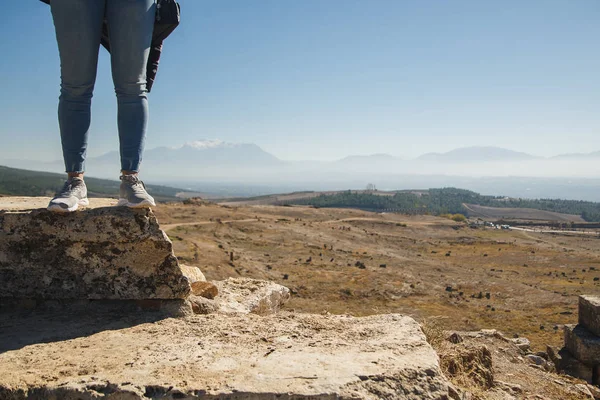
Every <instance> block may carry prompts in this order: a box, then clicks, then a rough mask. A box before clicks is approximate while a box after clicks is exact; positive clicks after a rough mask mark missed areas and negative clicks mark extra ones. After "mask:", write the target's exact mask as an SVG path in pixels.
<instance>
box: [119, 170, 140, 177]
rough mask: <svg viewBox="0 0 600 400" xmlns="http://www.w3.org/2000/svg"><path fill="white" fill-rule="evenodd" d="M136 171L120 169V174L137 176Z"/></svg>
mask: <svg viewBox="0 0 600 400" xmlns="http://www.w3.org/2000/svg"><path fill="white" fill-rule="evenodd" d="M137 174H138V172H137V171H123V170H122V171H121V175H135V176H137Z"/></svg>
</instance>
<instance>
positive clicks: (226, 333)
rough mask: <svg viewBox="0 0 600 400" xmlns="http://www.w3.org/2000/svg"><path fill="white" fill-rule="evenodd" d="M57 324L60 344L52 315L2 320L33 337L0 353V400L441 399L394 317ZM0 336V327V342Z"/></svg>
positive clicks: (422, 353) (430, 365) (427, 360)
mask: <svg viewBox="0 0 600 400" xmlns="http://www.w3.org/2000/svg"><path fill="white" fill-rule="evenodd" d="M61 317H62V321H60V325H61V326H62V327H63V328H62V329H63V331H61V335H62V336H60V335H59V336H56V331H55V330H54V329H53V328H52V326H56V319H57V316H53V315H50V314H45V315H39V316H35V317H34V316H30V317H17V318H12V319H9V320H8V321H9V324H8V325H9V329H10V330H11V331H12V333H13V334H14V333H15V332H22V334H23V335H26V336H27V335H28V333H27V332H28V331H29V330H30V328H31V327H29V326H28V325H29V324H31V325H32V326H34V327H35V329H37V332H36V336H35V340H30V341H29V343H30V344H28V345H23V344H21V345H18V346H12V347H9V348H8V349H6V350H5V351H4V352H2V353H0V398H10V399H20V398H31V399H45V398H65V399H95V398H103V396H106V395H108V396H109V398H111V399H147V398H161V399H162V398H164V399H176V398H185V399H200V398H202V399H210V398H219V399H275V398H279V399H301V398H311V399H413V400H417V399H419V400H421V399H446V398H447V396H448V384H447V381H446V380H445V378H444V377H443V376H442V374H441V372H440V369H439V365H438V357H437V355H436V353H435V352H434V350H433V349H432V348H431V347H430V345H429V344H428V343H427V342H426V340H425V336H424V335H423V333H422V332H421V329H420V327H419V325H418V324H417V322H416V321H414V320H413V319H412V318H410V317H407V316H403V315H397V314H388V315H377V316H370V317H363V318H355V317H350V316H332V315H310V314H291V313H281V314H277V315H272V316H266V317H261V316H258V315H254V314H231V315H223V314H219V315H216V314H215V315H195V316H191V317H186V318H182V319H172V318H170V319H162V320H158V321H151V322H144V321H143V320H139V319H137V320H136V319H135V318H140V316H136V317H135V318H134V317H133V316H129V317H126V318H119V319H118V320H115V321H113V322H111V321H110V318H108V320H107V319H106V318H101V317H98V316H94V315H86V316H81V315H80V316H77V317H73V321H72V323H70V322H69V318H68V317H67V316H64V315H63V316H61ZM113 318H114V317H113ZM46 322H48V324H46ZM46 326H47V328H44V327H46ZM82 328H85V329H84V330H81V329H82ZM44 329H47V330H48V331H47V332H45V334H46V335H47V336H44V332H43V330H44ZM90 329H91V330H90ZM40 330H42V332H40ZM5 334H6V331H5V332H4V333H3V332H2V330H0V342H5V341H7V340H6V335H5ZM53 335H54V336H53ZM21 339H22V338H21Z"/></svg>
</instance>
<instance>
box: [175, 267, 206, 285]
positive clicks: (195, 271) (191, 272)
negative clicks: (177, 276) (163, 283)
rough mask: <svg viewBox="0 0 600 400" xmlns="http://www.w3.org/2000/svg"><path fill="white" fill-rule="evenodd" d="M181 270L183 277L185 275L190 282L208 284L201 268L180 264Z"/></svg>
mask: <svg viewBox="0 0 600 400" xmlns="http://www.w3.org/2000/svg"><path fill="white" fill-rule="evenodd" d="M179 268H181V271H182V272H183V275H185V277H186V278H188V281H190V283H194V282H206V277H205V276H204V274H203V273H202V271H201V270H200V268H198V267H191V266H189V265H185V264H179Z"/></svg>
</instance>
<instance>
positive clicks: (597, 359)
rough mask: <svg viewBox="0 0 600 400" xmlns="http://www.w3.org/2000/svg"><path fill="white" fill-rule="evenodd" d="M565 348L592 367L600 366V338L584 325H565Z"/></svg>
mask: <svg viewBox="0 0 600 400" xmlns="http://www.w3.org/2000/svg"><path fill="white" fill-rule="evenodd" d="M565 348H566V349H567V350H568V351H569V353H571V354H572V355H573V356H574V357H575V358H576V359H578V360H579V361H581V362H582V363H584V364H586V365H588V366H590V367H593V366H594V365H597V364H600V337H598V336H596V335H594V334H593V333H592V332H590V331H588V330H587V329H585V327H583V326H582V325H565Z"/></svg>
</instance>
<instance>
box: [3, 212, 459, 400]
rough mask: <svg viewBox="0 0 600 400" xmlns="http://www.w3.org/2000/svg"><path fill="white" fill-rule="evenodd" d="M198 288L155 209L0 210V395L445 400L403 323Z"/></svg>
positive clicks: (239, 284)
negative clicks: (290, 308) (288, 307)
mask: <svg viewBox="0 0 600 400" xmlns="http://www.w3.org/2000/svg"><path fill="white" fill-rule="evenodd" d="M288 297H289V290H288V289H287V288H285V287H283V286H281V285H277V284H274V283H271V282H265V281H256V280H252V279H243V278H236V279H228V280H226V281H221V282H206V281H205V278H204V276H203V275H202V272H201V271H200V270H199V269H198V268H195V267H186V266H183V265H180V264H179V263H178V260H177V258H176V257H175V255H174V254H173V249H172V244H171V242H170V240H169V238H168V237H167V235H166V234H165V233H164V232H163V231H162V230H161V229H160V226H159V225H158V222H157V220H156V218H155V216H154V214H153V213H152V212H151V211H150V210H129V209H125V208H113V207H111V208H97V209H93V208H92V209H87V210H84V211H81V212H76V213H73V214H68V215H57V214H52V213H49V212H47V211H45V210H17V211H10V212H9V211H0V321H1V324H0V399H48V398H56V399H59V398H61V399H62V398H65V399H97V398H110V399H127V400H130V399H217V398H218V399H275V398H280V399H300V398H311V399H334V398H335V399H379V398H386V399H414V400H417V399H419V400H421V399H447V398H448V390H449V389H448V386H449V385H448V382H447V380H446V378H445V377H444V376H443V375H442V374H441V371H440V366H439V359H438V356H437V354H436V353H435V351H434V350H433V349H432V348H431V346H430V345H429V344H428V343H427V341H426V339H425V336H424V334H423V332H422V330H421V327H420V326H419V324H418V323H417V322H416V321H415V320H413V319H412V318H410V317H407V316H403V315H395V314H393V315H377V316H371V317H365V318H354V317H350V316H331V315H310V314H295V313H291V312H278V311H279V308H280V306H281V305H282V304H283V303H284V302H285V301H286V300H287V298H288Z"/></svg>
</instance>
